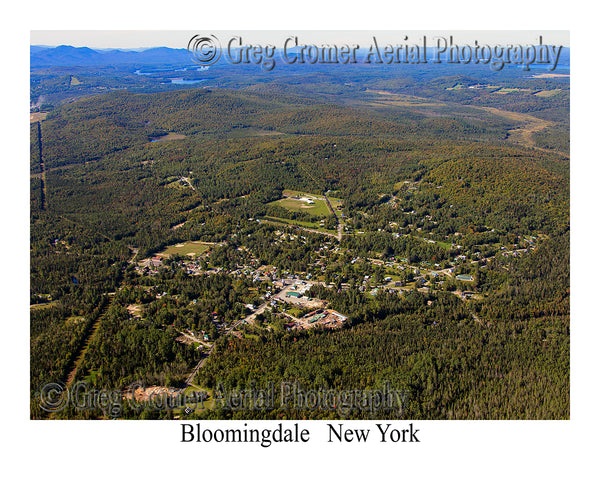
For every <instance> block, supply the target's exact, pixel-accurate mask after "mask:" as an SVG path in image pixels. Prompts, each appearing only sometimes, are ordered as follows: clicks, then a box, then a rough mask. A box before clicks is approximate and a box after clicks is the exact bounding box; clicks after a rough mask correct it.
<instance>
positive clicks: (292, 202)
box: [271, 190, 342, 217]
mask: <svg viewBox="0 0 600 480" xmlns="http://www.w3.org/2000/svg"><path fill="white" fill-rule="evenodd" d="M283 196H284V197H285V198H282V199H280V200H275V201H274V202H271V205H279V206H280V207H283V208H285V209H287V210H290V211H293V212H307V213H310V214H311V215H314V216H316V217H326V216H328V215H331V212H330V210H329V207H328V206H327V203H326V202H325V199H324V197H323V196H322V195H315V194H312V193H307V192H299V191H296V190H284V191H283ZM291 197H300V198H309V199H311V200H312V201H313V202H314V204H309V203H308V202H306V201H303V200H297V199H294V198H291ZM329 201H330V202H331V206H332V207H333V208H334V209H337V207H338V206H339V205H341V204H342V200H341V199H339V198H332V197H329Z"/></svg>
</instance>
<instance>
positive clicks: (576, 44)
mask: <svg viewBox="0 0 600 480" xmlns="http://www.w3.org/2000/svg"><path fill="white" fill-rule="evenodd" d="M88 5H89V6H88ZM13 6H14V5H13ZM588 8H589V7H588ZM18 10H19V11H18V13H16V18H15V17H14V15H15V14H14V13H13V14H8V13H7V12H6V13H5V15H6V16H5V20H7V22H6V23H9V29H8V30H4V31H3V32H2V35H3V38H2V39H3V43H2V44H3V46H4V48H5V53H7V58H6V60H5V67H4V68H3V77H4V78H3V89H2V90H3V98H4V99H5V102H6V103H8V109H7V110H5V111H4V115H2V117H3V119H2V123H3V127H4V128H3V130H2V131H3V133H4V145H5V148H6V147H8V150H6V151H5V154H4V155H3V158H2V176H1V178H2V180H3V188H2V195H3V198H2V200H3V203H2V204H3V206H4V210H3V220H4V224H5V226H6V228H5V229H3V237H4V238H3V240H2V241H3V243H4V245H3V247H4V248H3V250H2V252H3V255H4V256H5V258H4V260H5V268H4V271H3V275H2V278H3V280H2V292H3V293H4V295H3V299H4V303H5V308H4V309H3V310H4V311H5V312H6V313H8V315H3V318H4V323H5V325H4V326H5V329H4V332H3V333H4V335H3V336H2V337H3V344H2V346H3V348H2V355H3V365H4V371H5V372H7V373H8V375H7V380H8V381H7V382H6V384H5V387H6V392H5V395H4V396H3V399H2V402H3V407H4V408H3V411H4V413H5V415H6V416H7V417H8V418H9V430H8V432H7V433H6V435H7V438H8V442H9V445H10V446H9V451H8V452H7V453H8V455H5V457H4V458H5V462H8V465H5V467H9V468H6V470H7V471H13V472H23V473H25V472H27V474H32V473H33V474H39V475H43V476H45V477H49V478H58V477H64V476H65V475H68V476H70V475H81V476H85V477H91V478H103V477H105V476H109V475H111V476H113V475H118V476H119V477H121V476H127V477H132V476H134V477H135V478H156V477H159V476H162V475H168V476H174V475H184V476H188V475H189V476H193V477H197V476H200V477H206V476H207V475H220V476H221V477H224V478H233V477H234V476H237V475H243V476H245V477H246V476H247V477H250V478H254V477H256V478H258V477H259V476H260V477H265V478H270V477H271V476H275V475H277V476H279V475H281V476H285V477H291V478H299V477H303V478H304V477H305V476H307V475H313V476H314V475H317V477H318V478H321V477H325V475H335V476H336V477H344V476H346V475H348V476H350V478H372V477H373V476H375V475H376V474H381V475H390V476H394V477H406V476H409V475H410V476H416V475H418V476H419V477H424V478H434V476H435V477H438V476H443V477H444V478H447V477H450V478H455V477H456V478H459V477H460V478H504V477H506V476H507V475H510V476H511V477H516V478H525V477H526V476H528V477H529V476H530V477H532V478H539V477H547V478H559V477H562V478H564V477H572V478H580V477H581V476H582V475H578V472H583V471H586V470H584V469H589V470H587V471H589V472H597V467H596V466H595V463H592V462H593V460H594V453H596V450H597V448H595V447H596V446H597V441H594V439H595V427H596V426H597V424H596V422H597V420H596V418H597V414H596V411H595V406H596V405H595V403H596V399H598V396H597V395H596V394H597V393H598V387H597V382H598V374H597V372H596V368H595V367H596V365H595V362H594V361H593V357H592V355H591V352H594V351H595V350H596V348H595V346H596V345H595V344H596V342H597V339H598V338H599V336H598V326H597V325H598V315H597V313H596V312H595V309H592V308H591V301H590V299H594V298H595V297H596V298H597V295H594V294H595V293H596V288H595V284H594V282H595V278H594V277H595V273H594V266H595V265H594V263H593V262H594V261H595V257H596V255H594V253H595V248H593V247H595V242H596V239H597V238H598V237H597V235H596V233H597V227H595V225H594V224H595V223H596V220H597V218H598V213H597V210H596V209H595V208H594V207H596V205H597V197H596V195H595V194H596V192H597V187H596V184H597V181H598V180H597V179H598V178H599V177H598V175H597V173H598V167H597V162H598V154H597V152H596V150H595V148H594V145H593V144H592V142H594V140H596V139H597V138H598V133H597V126H596V122H594V121H593V120H594V119H593V118H592V117H591V116H589V115H588V114H587V112H588V111H589V112H590V113H591V112H593V113H596V111H597V110H596V108H594V107H596V106H597V105H591V107H592V108H590V103H593V101H594V100H595V98H596V96H597V91H598V87H597V85H596V83H597V79H598V76H597V75H595V74H596V73H597V68H596V67H595V65H593V63H597V60H596V59H595V55H596V52H595V51H594V43H595V39H594V37H593V35H594V33H595V31H596V28H597V27H596V26H595V25H594V24H592V17H593V13H592V11H591V10H589V11H588V14H587V15H586V14H585V13H584V12H582V11H581V10H578V9H577V10H576V6H575V5H565V4H564V3H563V2H555V1H553V2H544V3H543V4H539V3H533V4H531V5H530V4H524V3H523V2H521V1H508V2H501V3H500V4H498V3H494V4H492V5H491V6H488V7H485V6H484V5H483V3H482V2H469V4H466V5H465V4H464V3H463V4H460V5H458V4H455V3H452V2H447V3H441V2H415V4H406V3H405V2H395V3H394V6H389V5H381V4H379V3H375V2H368V3H366V4H365V3H361V4H355V5H352V4H348V3H343V4H338V5H325V4H324V2H317V1H311V2H289V3H286V2H281V1H277V2H268V3H267V4H266V5H264V4H263V5H262V6H261V5H260V4H258V3H256V2H252V3H249V2H246V3H243V4H241V3H239V2H228V4H227V6H217V5H215V4H206V2H203V3H198V2H186V3H183V2H177V3H175V4H172V3H171V4H169V3H166V2H144V3H143V4H135V5H132V4H125V3H123V2H122V1H118V2H117V1H114V0H109V1H104V2H99V3H98V2H93V3H90V4H86V3H84V2H65V1H53V2H44V3H42V2H38V1H36V2H28V3H27V4H21V5H20V6H19V7H18ZM11 15H12V16H11ZM582 17H583V19H582V20H581V18H582ZM586 17H587V18H586ZM474 26H476V28H478V29H495V30H505V29H523V30H535V29H541V27H543V29H544V30H565V29H567V30H570V31H571V42H572V43H571V48H572V53H573V57H572V84H571V86H572V93H573V94H572V160H571V166H572V170H571V171H572V190H571V194H572V197H571V200H572V203H571V213H572V216H571V218H572V225H573V227H572V231H573V235H572V244H571V255H572V256H571V258H572V270H571V278H572V284H571V293H572V297H571V298H572V319H571V325H572V346H571V352H572V366H571V384H572V397H571V402H572V403H571V405H572V409H571V418H572V419H571V420H570V421H561V422H547V421H544V422H515V421H511V422H433V421H427V422H414V423H415V424H416V425H417V427H418V428H419V427H421V430H422V438H423V439H422V443H421V444H419V445H402V444H399V445H391V444H387V445H386V444H379V443H369V444H367V445H361V446H357V445H346V446H343V447H340V446H334V445H331V444H327V443H325V442H321V441H317V440H316V437H317V436H318V435H320V434H319V432H320V431H322V430H324V427H323V425H322V422H313V423H311V424H310V427H309V428H310V429H311V430H314V432H315V433H314V436H315V441H313V442H311V448H310V449H307V448H302V447H298V446H296V445H292V446H277V445H276V446H273V447H270V448H269V449H262V448H261V447H259V446H257V445H235V444H234V445H228V446H226V447H225V446H223V445H205V444H180V443H178V442H179V439H180V427H179V425H178V424H177V422H125V421H121V422H75V421H72V422H32V421H29V420H28V417H29V405H28V403H29V398H28V390H29V388H28V365H29V351H28V343H29V342H28V339H29V329H28V321H27V315H26V314H25V313H24V312H26V311H28V301H29V298H28V295H27V292H28V288H29V276H28V268H25V266H26V265H28V255H29V251H28V244H29V232H28V228H29V226H28V201H29V194H28V177H29V175H28V156H29V149H28V146H27V145H28V143H29V140H28V131H27V129H26V128H24V126H26V125H28V118H27V117H28V115H27V105H28V101H29V88H28V87H29V72H28V58H29V52H28V50H29V30H41V29H48V28H51V29H56V30H61V29H83V30H87V29H106V28H110V29H132V28H137V29H158V30H164V29H169V30H179V29H185V30H195V31H199V30H206V29H211V30H225V29H227V30H235V29H240V30H248V29H257V30H260V29H278V30H281V29H282V28H287V29H290V30H307V29H310V30H319V29H332V27H333V28H336V29H344V30H354V29H356V30H364V29H367V28H369V29H373V30H400V31H401V30H403V29H409V30H425V29H427V30H469V29H473V27H474ZM5 27H6V26H5ZM7 93H8V95H7ZM6 97H8V98H6ZM586 107H587V108H586ZM595 187H596V188H595ZM6 257H8V258H6ZM588 262H589V263H588ZM3 263H4V262H3ZM6 306H8V308H6ZM26 308H27V310H25V309H26ZM346 423H348V424H350V423H352V425H354V423H355V422H346ZM369 423H370V422H369ZM373 423H374V422H373ZM226 425H227V426H229V427H231V424H226ZM214 426H215V427H216V426H217V425H214ZM354 428H356V427H354ZM357 428H364V424H363V425H361V426H360V427H357ZM588 432H589V434H588ZM10 467H13V468H10ZM586 477H587V476H586Z"/></svg>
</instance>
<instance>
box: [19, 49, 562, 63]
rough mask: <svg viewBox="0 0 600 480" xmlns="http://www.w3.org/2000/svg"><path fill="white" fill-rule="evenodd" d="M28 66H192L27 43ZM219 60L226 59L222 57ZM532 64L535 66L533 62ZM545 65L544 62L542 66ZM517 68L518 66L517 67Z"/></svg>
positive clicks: (137, 54) (148, 55)
mask: <svg viewBox="0 0 600 480" xmlns="http://www.w3.org/2000/svg"><path fill="white" fill-rule="evenodd" d="M289 52H290V53H291V54H296V53H297V49H291V50H290V51H289ZM359 52H361V54H362V56H363V57H365V56H366V53H367V51H366V50H363V49H360V50H359ZM427 52H428V53H427V55H428V58H433V55H434V52H433V49H432V48H427ZM29 58H30V66H31V68H33V69H35V68H43V67H71V66H78V67H86V66H95V67H104V66H125V65H127V66H130V67H138V68H139V67H142V66H151V65H161V66H181V67H183V66H192V65H195V64H194V62H193V61H192V58H191V56H190V53H189V52H188V51H187V50H186V49H185V48H168V47H157V48H148V49H145V50H130V49H112V50H109V49H99V50H94V49H91V48H88V47H72V46H69V45H61V46H59V47H48V46H44V45H32V46H31V47H30V57H29ZM220 62H221V63H226V62H224V60H223V57H221V60H220ZM569 64H570V49H569V48H566V47H563V49H562V51H561V54H560V59H559V62H558V65H559V66H561V67H566V66H568V65H569ZM532 67H533V68H536V67H538V66H537V65H535V64H534V65H533V66H532ZM543 67H544V68H546V67H545V65H544V66H543ZM519 68H520V67H519Z"/></svg>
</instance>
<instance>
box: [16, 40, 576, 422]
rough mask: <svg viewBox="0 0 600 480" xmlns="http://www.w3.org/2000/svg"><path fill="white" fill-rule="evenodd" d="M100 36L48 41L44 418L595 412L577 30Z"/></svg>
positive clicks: (35, 90) (32, 223)
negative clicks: (579, 159) (575, 310)
mask: <svg viewBox="0 0 600 480" xmlns="http://www.w3.org/2000/svg"><path fill="white" fill-rule="evenodd" d="M84 33H85V32H71V33H69V32H59V31H57V32H50V31H48V32H44V31H31V38H30V47H29V62H30V67H29V69H30V70H29V73H30V84H29V92H30V105H29V108H30V114H29V117H30V124H29V128H30V157H29V158H30V166H29V185H30V189H29V194H30V208H29V227H30V231H29V234H30V244H29V255H30V258H29V281H30V292H29V296H30V307H29V308H30V311H29V330H30V337H29V386H30V391H29V417H30V419H32V420H121V419H123V420H152V419H155V420H156V419H159V420H176V421H190V422H199V421H202V422H203V425H204V421H205V420H242V421H248V422H247V423H248V425H252V424H253V422H249V421H250V420H275V421H285V420H295V421H296V420H298V421H301V420H306V421H311V420H327V421H333V420H385V419H387V420H414V421H418V420H569V419H570V416H571V398H570V388H571V380H570V377H571V376H570V364H571V361H570V354H571V348H570V326H571V325H570V257H571V255H570V149H571V146H570V47H569V45H570V43H569V32H568V31H542V32H538V31H518V32H512V31H454V32H436V31H431V32H417V31H406V32H404V31H396V32H392V31H381V32H378V31H360V32H359V31H356V32H353V31H339V32H336V31H317V30H314V31H295V32H287V31H277V30H274V31H269V32H261V31H239V32H236V31H218V30H215V31H197V32H187V31H186V32H166V31H165V32H155V33H154V34H153V36H154V39H155V40H154V43H150V42H146V43H145V45H147V47H144V48H142V47H138V46H136V45H137V44H135V43H131V42H130V43H128V42H127V39H132V38H135V37H136V35H138V36H141V35H144V32H136V31H132V32H121V33H120V34H121V35H123V43H122V44H120V46H118V47H114V46H109V47H106V46H103V45H105V44H104V43H102V40H103V39H104V38H106V39H110V38H113V37H114V36H115V33H114V32H110V31H100V30H99V31H94V32H93V33H90V32H88V33H90V34H89V36H88V37H86V36H85V35H84ZM126 33H127V35H126ZM69 35H72V40H71V41H70V40H69ZM145 35H146V36H147V37H148V38H150V37H151V35H149V34H148V33H147V32H146V33H145ZM86 38H89V39H90V41H89V42H88V43H85V42H86V40H85V39H86ZM91 39H93V40H94V41H92V40H91ZM114 43H115V42H114V39H113V41H112V43H111V45H112V44H114ZM142 43H143V42H142ZM108 44H109V43H108V42H107V43H106V45H108ZM25 126H26V124H25ZM25 161H26V160H25ZM69 423H75V422H69ZM166 423H170V424H173V422H166ZM307 423H311V422H307ZM558 423H560V422H558ZM207 424H208V423H207ZM411 428H412V424H411Z"/></svg>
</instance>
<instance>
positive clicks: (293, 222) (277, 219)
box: [263, 216, 337, 235]
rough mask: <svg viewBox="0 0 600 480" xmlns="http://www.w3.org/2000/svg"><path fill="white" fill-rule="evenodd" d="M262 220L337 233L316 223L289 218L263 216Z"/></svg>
mask: <svg viewBox="0 0 600 480" xmlns="http://www.w3.org/2000/svg"><path fill="white" fill-rule="evenodd" d="M263 221H266V222H270V223H285V224H286V225H297V226H299V227H305V228H310V229H312V230H318V231H319V232H323V233H330V234H332V235H335V234H336V233H337V232H335V231H334V230H327V229H326V228H323V227H322V226H320V225H319V224H318V223H313V222H302V221H300V220H290V219H289V218H280V217H269V216H265V217H264V220H263Z"/></svg>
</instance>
